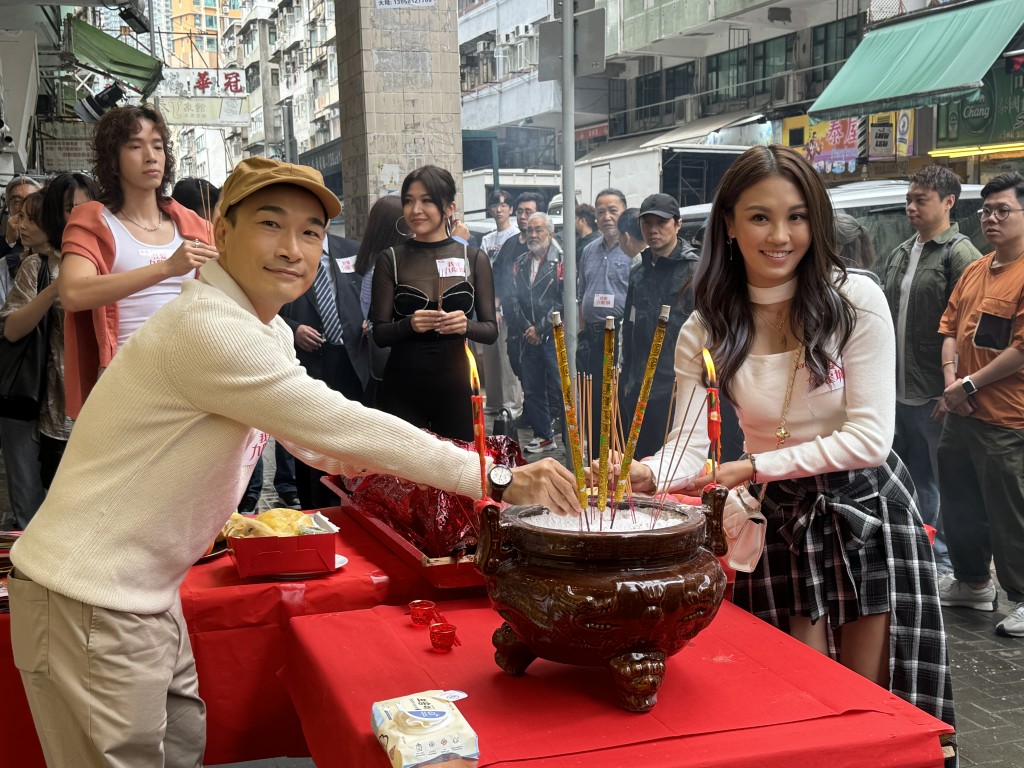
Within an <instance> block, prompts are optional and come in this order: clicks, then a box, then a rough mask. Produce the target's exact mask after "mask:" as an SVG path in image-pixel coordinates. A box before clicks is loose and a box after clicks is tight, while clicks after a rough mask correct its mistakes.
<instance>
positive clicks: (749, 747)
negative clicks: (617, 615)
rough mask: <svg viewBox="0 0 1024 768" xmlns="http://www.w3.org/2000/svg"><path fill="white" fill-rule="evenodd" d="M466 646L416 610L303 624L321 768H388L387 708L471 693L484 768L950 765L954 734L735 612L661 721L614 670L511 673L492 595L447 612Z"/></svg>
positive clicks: (671, 685)
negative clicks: (379, 718) (439, 646)
mask: <svg viewBox="0 0 1024 768" xmlns="http://www.w3.org/2000/svg"><path fill="white" fill-rule="evenodd" d="M443 608H444V612H445V615H446V616H447V618H448V620H449V621H451V622H452V623H454V624H456V625H457V626H458V628H459V629H458V634H459V637H460V639H461V640H462V646H460V647H457V648H455V649H454V650H453V651H452V652H451V653H449V654H446V655H441V654H437V653H434V652H432V651H431V650H430V641H429V638H428V635H427V633H426V631H425V630H419V629H416V628H414V627H413V626H412V625H411V623H410V620H409V617H408V615H407V612H406V611H404V610H403V609H402V608H400V607H377V608H374V609H372V610H365V611H357V612H351V613H344V614H323V615H319V616H304V617H298V618H294V619H292V620H291V622H290V625H289V644H290V646H289V647H290V650H289V654H288V663H287V666H286V667H285V670H284V674H283V679H284V681H285V685H286V687H287V688H288V691H289V693H290V694H291V696H292V700H293V701H294V702H295V705H296V709H297V710H298V712H299V715H300V717H301V719H302V725H303V728H304V729H305V732H306V740H307V743H308V744H309V747H310V750H311V754H312V755H313V759H314V761H315V762H316V764H317V768H352V766H359V768H374V766H378V767H379V768H385V767H386V766H388V765H389V761H388V759H387V757H386V756H385V754H384V751H383V749H381V747H380V746H379V745H378V744H377V742H376V740H375V739H374V736H373V732H372V729H371V727H370V705H371V704H372V702H374V701H377V700H382V699H389V698H393V697H396V696H401V695H403V694H409V693H416V692H419V691H425V690H432V689H442V690H450V689H455V690H460V691H465V692H466V693H468V694H469V696H468V698H465V699H462V700H461V701H459V702H457V706H458V707H459V709H460V710H461V711H462V713H463V714H464V715H465V716H466V718H467V720H468V721H469V723H470V725H471V726H472V727H473V728H474V730H476V732H477V735H478V736H479V739H480V753H481V759H480V766H481V767H483V766H488V767H493V766H506V767H510V766H522V765H529V766H531V768H536V767H542V768H569V767H570V766H576V767H578V766H587V768H604V767H607V768H621V767H622V766H624V765H644V766H660V767H663V768H675V767H676V766H678V767H679V768H682V767H683V766H685V767H686V768H693V767H694V766H704V767H705V768H708V767H711V768H735V766H744V768H768V767H769V766H771V767H773V768H775V767H779V766H785V767H786V768H797V767H798V766H814V768H820V766H823V765H827V766H829V768H842V767H844V766H849V767H850V768H853V767H854V766H856V768H863V766H883V765H884V766H905V767H906V768H911V767H913V768H917V767H920V768H924V767H925V766H932V767H933V768H941V766H942V763H943V758H942V749H941V747H940V745H939V738H938V737H939V734H941V733H948V732H949V731H950V728H949V727H948V726H947V725H946V724H945V723H942V722H941V721H939V720H936V719H934V718H932V717H931V716H930V715H927V714H925V713H924V712H922V711H921V710H919V709H917V708H916V707H913V706H911V705H909V704H907V703H906V702H904V701H902V700H901V699H899V698H897V697H895V696H893V695H892V694H890V693H889V692H888V691H886V690H884V689H882V688H879V687H878V686H876V685H874V684H873V683H870V682H868V681H867V680H865V679H864V678H861V677H859V676H858V675H856V674H855V673H853V672H851V671H849V670H848V669H846V668H844V667H842V666H840V665H839V664H836V663H834V662H832V661H831V660H829V659H828V658H827V657H825V656H823V655H821V654H819V653H817V652H815V651H813V650H811V649H810V648H808V647H807V646H805V645H803V644H801V643H799V642H798V641H796V640H794V639H793V638H791V637H789V636H788V635H786V634H784V633H782V632H779V631H777V630H775V629H774V628H772V627H770V626H769V625H767V624H765V623H764V622H762V621H760V620H759V619H756V618H754V617H753V616H751V615H750V614H748V613H746V612H744V611H742V610H740V609H738V608H736V607H735V606H733V605H731V604H729V603H725V604H723V605H722V608H721V610H720V612H719V614H718V616H717V617H716V619H715V621H714V622H713V623H712V624H711V626H710V627H709V628H708V629H706V630H705V631H704V632H703V633H701V634H700V635H698V636H697V637H696V638H695V639H694V640H693V641H692V642H691V643H690V645H689V646H688V647H686V648H684V649H683V650H682V651H681V652H680V653H679V654H677V655H676V656H674V657H672V658H671V659H670V660H669V663H668V673H667V675H666V678H665V683H664V685H663V687H662V689H661V692H660V694H659V697H658V699H659V700H658V704H657V706H656V707H655V708H654V710H653V711H651V712H650V713H647V714H635V713H631V712H626V711H625V710H622V709H620V708H619V707H618V706H617V705H616V704H615V703H614V702H615V696H614V690H613V688H612V682H611V680H610V678H609V675H608V673H607V672H606V671H604V670H595V669H593V668H583V667H571V666H566V665H559V664H554V663H551V662H547V661H541V660H537V661H535V662H534V663H533V664H532V665H531V666H530V667H529V669H528V670H527V672H526V674H525V676H523V677H518V678H514V677H510V676H508V675H506V674H505V673H504V672H502V671H501V670H500V669H499V668H498V667H497V665H496V664H495V663H494V660H493V648H492V646H491V641H490V638H491V633H492V632H493V630H494V629H495V628H497V627H498V626H499V625H500V624H501V618H500V617H499V616H498V615H497V614H496V613H494V612H493V611H492V610H491V609H490V608H489V606H488V605H487V604H486V602H485V601H483V600H473V601H459V602H456V603H450V604H445V605H444V606H443Z"/></svg>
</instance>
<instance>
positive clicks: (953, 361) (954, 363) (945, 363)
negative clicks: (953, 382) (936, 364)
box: [942, 360, 956, 368]
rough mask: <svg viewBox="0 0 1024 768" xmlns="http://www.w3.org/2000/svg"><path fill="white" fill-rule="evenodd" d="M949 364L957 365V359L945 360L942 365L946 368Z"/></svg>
mask: <svg viewBox="0 0 1024 768" xmlns="http://www.w3.org/2000/svg"><path fill="white" fill-rule="evenodd" d="M947 365H952V366H955V365H956V360H947V361H946V362H944V363H943V364H942V367H943V368H945V367H946V366H947Z"/></svg>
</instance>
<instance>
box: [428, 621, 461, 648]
mask: <svg viewBox="0 0 1024 768" xmlns="http://www.w3.org/2000/svg"><path fill="white" fill-rule="evenodd" d="M430 645H431V646H433V648H434V651H435V652H436V653H448V651H450V650H451V649H452V646H453V645H455V625H454V624H446V623H444V622H438V623H436V624H431V625H430Z"/></svg>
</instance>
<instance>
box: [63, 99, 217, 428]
mask: <svg viewBox="0 0 1024 768" xmlns="http://www.w3.org/2000/svg"><path fill="white" fill-rule="evenodd" d="M92 144H93V146H92V149H93V153H94V155H95V166H94V167H93V175H94V176H95V177H96V180H97V181H98V182H99V184H100V187H101V195H100V198H99V200H98V201H97V202H94V203H86V204H85V205H81V206H78V207H77V208H75V210H74V211H73V212H72V214H71V217H70V218H69V220H68V226H67V228H66V230H65V232H64V240H63V248H62V251H63V254H64V259H63V262H62V264H61V271H60V278H59V289H60V296H61V301H62V302H63V303H64V307H65V309H66V310H67V311H68V313H69V318H68V327H67V335H68V356H67V361H66V366H67V377H68V382H67V383H68V413H69V415H71V416H72V417H75V416H77V413H78V410H79V409H80V408H81V404H82V402H83V401H84V400H85V397H86V396H87V395H88V392H89V390H90V389H91V388H92V385H93V384H94V383H95V381H96V378H97V377H98V376H99V373H100V371H102V370H103V369H104V368H106V366H107V365H109V363H110V360H111V359H112V358H113V356H114V353H115V352H116V351H117V350H118V349H120V348H121V346H122V345H123V344H124V343H125V342H126V341H127V340H128V338H129V337H130V336H131V334H132V332H133V331H135V330H136V329H137V328H138V327H139V326H140V325H142V323H143V322H145V321H146V319H148V318H149V317H150V316H151V315H152V314H153V313H154V312H156V310H157V309H159V308H160V307H162V306H163V305H164V304H166V303H167V302H168V301H170V300H171V299H172V298H174V297H175V296H177V295H178V294H179V293H180V291H181V283H182V281H184V280H185V279H186V278H188V277H191V276H193V275H194V274H195V271H196V269H198V268H199V267H200V266H202V265H203V264H204V263H205V262H206V261H207V260H209V259H214V258H217V251H216V249H215V248H214V247H213V246H211V245H206V242H208V241H209V240H210V234H209V226H208V224H207V222H206V221H204V220H203V219H202V218H201V217H200V216H198V215H197V214H195V213H193V212H192V211H190V210H188V209H186V208H184V207H183V206H181V205H179V204H178V203H176V202H174V201H173V200H171V198H169V197H167V194H166V193H167V187H168V185H169V184H170V183H171V181H172V180H173V173H174V155H173V154H172V151H171V146H170V136H169V133H168V129H167V125H166V123H165V122H164V120H163V117H162V116H161V115H160V113H159V112H157V111H155V110H153V109H151V108H149V107H146V106H131V107H119V108H117V109H112V110H110V111H109V112H107V113H106V114H104V115H103V117H101V118H100V120H99V121H98V122H97V123H96V128H95V131H94V134H93V141H92Z"/></svg>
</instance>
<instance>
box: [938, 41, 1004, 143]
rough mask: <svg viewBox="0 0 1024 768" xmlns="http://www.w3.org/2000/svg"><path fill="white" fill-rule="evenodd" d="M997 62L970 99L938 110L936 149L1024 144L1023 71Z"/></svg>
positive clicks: (946, 105)
mask: <svg viewBox="0 0 1024 768" xmlns="http://www.w3.org/2000/svg"><path fill="white" fill-rule="evenodd" d="M1011 61H1012V60H1009V59H1008V60H1005V61H1004V60H999V61H997V62H996V64H995V66H993V67H992V69H990V70H989V71H988V73H987V74H986V75H985V78H984V80H982V87H981V89H980V91H979V92H978V94H977V96H975V97H974V98H967V99H960V100H958V101H953V102H950V103H949V104H940V105H939V107H938V122H939V125H938V138H937V141H936V147H937V148H939V149H952V148H955V147H965V146H966V147H974V146H984V145H986V144H1009V143H1011V142H1020V141H1024V71H1021V70H1020V69H1019V68H1016V67H1013V66H1010V62H1011Z"/></svg>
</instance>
